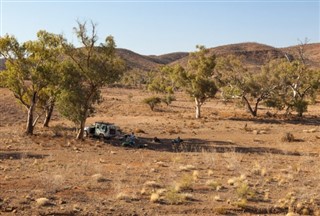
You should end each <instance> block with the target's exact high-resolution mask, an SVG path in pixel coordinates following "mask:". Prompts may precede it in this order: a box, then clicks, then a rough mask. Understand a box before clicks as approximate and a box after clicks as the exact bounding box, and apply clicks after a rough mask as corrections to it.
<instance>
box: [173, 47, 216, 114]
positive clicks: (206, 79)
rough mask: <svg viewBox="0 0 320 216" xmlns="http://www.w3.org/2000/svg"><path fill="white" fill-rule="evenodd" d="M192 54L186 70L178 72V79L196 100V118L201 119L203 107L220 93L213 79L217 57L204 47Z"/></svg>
mask: <svg viewBox="0 0 320 216" xmlns="http://www.w3.org/2000/svg"><path fill="white" fill-rule="evenodd" d="M197 49H198V51H196V52H194V53H191V55H190V57H189V61H188V66H187V68H186V69H185V70H179V71H177V73H178V74H177V77H178V78H177V79H178V82H179V83H180V85H181V86H182V87H183V88H184V90H185V91H186V92H187V93H188V94H189V95H190V96H191V97H192V98H194V100H195V110H196V115H195V117H196V118H200V117H201V106H202V105H203V104H204V103H205V101H206V100H207V99H209V98H213V97H214V96H215V94H216V93H217V91H218V88H217V86H216V85H215V82H214V80H213V79H212V76H213V71H214V67H215V65H216V62H215V60H216V57H215V55H213V54H210V53H209V50H208V49H206V48H205V47H204V46H197Z"/></svg>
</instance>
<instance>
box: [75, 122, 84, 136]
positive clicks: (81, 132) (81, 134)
mask: <svg viewBox="0 0 320 216" xmlns="http://www.w3.org/2000/svg"><path fill="white" fill-rule="evenodd" d="M85 124H86V119H85V120H82V121H81V123H80V128H79V131H78V134H77V138H76V139H78V140H82V139H83V135H84V127H85Z"/></svg>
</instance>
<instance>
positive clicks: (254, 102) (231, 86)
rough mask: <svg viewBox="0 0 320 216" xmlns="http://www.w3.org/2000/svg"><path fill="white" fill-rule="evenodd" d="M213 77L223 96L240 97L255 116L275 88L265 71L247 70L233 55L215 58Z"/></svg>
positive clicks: (238, 58)
mask: <svg viewBox="0 0 320 216" xmlns="http://www.w3.org/2000/svg"><path fill="white" fill-rule="evenodd" d="M215 72H216V73H215V74H216V75H215V78H216V80H217V82H218V83H219V86H220V88H221V92H222V96H223V97H224V98H226V99H227V98H240V99H241V100H242V102H243V103H244V105H245V106H246V108H247V110H248V111H249V112H250V114H251V115H252V116H254V117H255V116H257V114H258V108H259V105H260V103H261V102H262V101H263V100H266V99H268V98H269V96H270V93H271V92H272V91H273V89H274V88H275V83H274V80H272V79H270V75H269V74H268V72H267V71H265V70H263V71H261V72H253V71H249V70H248V69H247V68H246V67H244V65H243V64H242V60H241V58H240V57H236V56H233V55H230V56H227V57H221V58H219V59H218V60H217V66H216V69H215Z"/></svg>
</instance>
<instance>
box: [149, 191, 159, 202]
mask: <svg viewBox="0 0 320 216" xmlns="http://www.w3.org/2000/svg"><path fill="white" fill-rule="evenodd" d="M150 201H151V202H153V203H155V202H159V201H160V195H159V194H158V193H152V194H151V196H150Z"/></svg>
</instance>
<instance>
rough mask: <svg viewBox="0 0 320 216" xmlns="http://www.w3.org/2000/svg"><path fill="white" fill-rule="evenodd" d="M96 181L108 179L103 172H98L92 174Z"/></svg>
mask: <svg viewBox="0 0 320 216" xmlns="http://www.w3.org/2000/svg"><path fill="white" fill-rule="evenodd" d="M91 177H92V178H93V179H94V180H95V181H96V182H106V181H108V179H106V178H104V177H103V175H102V174H100V173H97V174H94V175H92V176H91Z"/></svg>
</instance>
